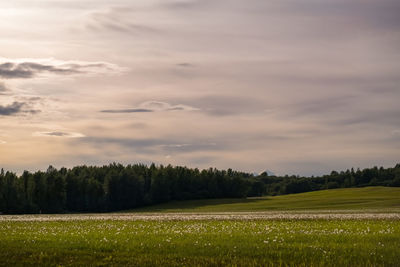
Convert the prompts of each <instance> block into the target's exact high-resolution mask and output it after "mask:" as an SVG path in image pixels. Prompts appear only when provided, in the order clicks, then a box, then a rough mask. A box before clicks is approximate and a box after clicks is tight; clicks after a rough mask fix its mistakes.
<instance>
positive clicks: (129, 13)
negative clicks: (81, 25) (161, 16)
mask: <svg viewBox="0 0 400 267" xmlns="http://www.w3.org/2000/svg"><path fill="white" fill-rule="evenodd" d="M135 18H136V17H135V13H134V9H133V8H132V7H130V6H126V7H112V8H108V9H106V10H100V11H95V12H92V13H91V14H90V15H89V17H88V20H87V22H86V27H87V28H88V29H90V30H92V31H96V32H104V31H111V32H117V33H124V34H125V33H135V34H137V33H155V32H158V31H159V30H158V29H156V28H154V27H150V26H147V25H143V24H141V23H140V22H137V19H135Z"/></svg>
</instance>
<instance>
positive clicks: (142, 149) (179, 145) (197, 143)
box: [80, 137, 228, 154]
mask: <svg viewBox="0 0 400 267" xmlns="http://www.w3.org/2000/svg"><path fill="white" fill-rule="evenodd" d="M80 142H84V143H89V144H93V145H97V146H104V145H117V146H118V147H121V149H128V150H133V151H135V152H139V153H145V154H149V153H156V152H160V151H162V152H163V153H172V152H186V153H187V152H195V151H211V150H221V149H224V148H225V147H226V146H227V145H228V144H227V143H225V142H224V141H223V140H221V141H220V142H218V143H214V142H209V141H208V140H187V142H185V141H182V138H164V139H162V138H160V139H158V138H141V139H140V138H110V137H84V138H81V139H80Z"/></svg>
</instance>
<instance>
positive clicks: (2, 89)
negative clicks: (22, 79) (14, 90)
mask: <svg viewBox="0 0 400 267" xmlns="http://www.w3.org/2000/svg"><path fill="white" fill-rule="evenodd" d="M8 91H10V89H8V87H7V86H6V85H5V84H4V83H2V82H0V95H4V94H7V92H8Z"/></svg>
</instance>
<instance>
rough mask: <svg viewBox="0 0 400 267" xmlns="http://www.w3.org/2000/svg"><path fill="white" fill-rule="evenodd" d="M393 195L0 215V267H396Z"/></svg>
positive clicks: (345, 192)
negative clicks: (98, 211)
mask: <svg viewBox="0 0 400 267" xmlns="http://www.w3.org/2000/svg"><path fill="white" fill-rule="evenodd" d="M398 192H399V191H398V189H396V188H382V187H380V188H363V189H340V190H328V191H319V192H312V193H306V194H297V195H288V196H281V197H274V198H267V199H259V200H255V201H253V200H251V201H247V200H244V201H240V202H232V201H231V200H229V201H230V202H228V200H224V201H217V202H215V200H211V201H190V202H186V203H183V202H179V203H170V204H167V205H163V206H164V207H169V208H168V211H169V212H166V213H161V212H155V213H146V212H139V213H112V214H74V215H68V214H67V215H35V216H29V215H20V216H0V258H1V261H0V266H21V265H22V266H38V265H41V266H43V265H44V266H121V265H129V266H160V265H161V266H221V265H227V266H272V265H274V266H399V262H400V253H399V252H400V250H399V248H400V213H399V212H396V208H397V207H398V204H397V203H398V201H399V198H400V195H399V194H398ZM317 199H319V201H322V203H318V201H317ZM213 201H214V205H212V203H213ZM227 202H228V203H227ZM270 203H272V204H270ZM306 203H309V205H310V208H311V211H310V210H304V209H306V207H307V205H306ZM329 203H331V204H329ZM362 203H364V204H362ZM366 203H368V205H367V204H366ZM178 204H179V205H178ZM163 206H157V207H155V208H152V209H150V208H148V209H147V210H148V211H158V210H159V209H160V208H161V207H163ZM182 206H183V207H184V208H182ZM283 207H285V209H283ZM357 207H358V209H357V210H358V211H356V208H357ZM365 208H367V210H365ZM371 208H373V209H380V208H381V210H382V211H381V212H380V213H379V212H378V213H375V212H373V213H370V212H369V211H368V210H369V209H371ZM327 209H329V211H327ZM335 209H336V210H335ZM173 210H175V211H176V210H179V211H191V213H189V212H183V213H172V212H171V211H173ZM268 210H270V211H268ZM280 210H289V212H281V211H280ZM210 211H214V212H210ZM222 211H224V212H222ZM239 211H242V212H239ZM254 211H255V212H254ZM384 211H386V213H384Z"/></svg>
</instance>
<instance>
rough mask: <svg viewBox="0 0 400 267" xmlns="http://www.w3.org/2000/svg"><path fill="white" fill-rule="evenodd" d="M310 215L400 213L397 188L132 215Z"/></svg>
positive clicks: (173, 205) (176, 206)
mask: <svg viewBox="0 0 400 267" xmlns="http://www.w3.org/2000/svg"><path fill="white" fill-rule="evenodd" d="M272 210H275V211H282V210H290V211H305V210H307V211H310V210H314V211H317V210H342V211H344V210H350V211H351V210H356V211H368V212H371V211H372V212H388V211H397V212H400V188H399V187H381V186H376V187H364V188H343V189H331V190H322V191H315V192H307V193H301V194H291V195H282V196H274V197H260V198H248V199H208V200H191V201H181V202H179V201H174V202H170V203H167V204H161V205H157V206H150V207H146V208H142V209H138V210H135V211H144V212H220V211H225V212H227V211H229V212H233V211H235V212H236V211H272Z"/></svg>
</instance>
